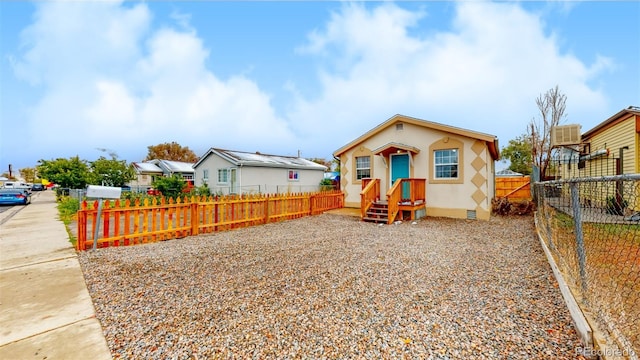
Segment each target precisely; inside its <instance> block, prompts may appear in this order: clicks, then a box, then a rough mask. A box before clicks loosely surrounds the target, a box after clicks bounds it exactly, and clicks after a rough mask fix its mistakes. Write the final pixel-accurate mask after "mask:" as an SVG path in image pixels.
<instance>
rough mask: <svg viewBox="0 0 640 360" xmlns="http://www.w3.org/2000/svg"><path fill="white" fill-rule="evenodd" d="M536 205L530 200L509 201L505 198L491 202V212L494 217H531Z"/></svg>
mask: <svg viewBox="0 0 640 360" xmlns="http://www.w3.org/2000/svg"><path fill="white" fill-rule="evenodd" d="M535 209H536V205H535V203H534V202H533V201H530V200H520V201H510V200H509V199H507V198H505V197H501V198H496V199H493V200H491V210H492V212H493V213H494V214H496V215H502V216H508V215H531V214H533V212H534V211H535Z"/></svg>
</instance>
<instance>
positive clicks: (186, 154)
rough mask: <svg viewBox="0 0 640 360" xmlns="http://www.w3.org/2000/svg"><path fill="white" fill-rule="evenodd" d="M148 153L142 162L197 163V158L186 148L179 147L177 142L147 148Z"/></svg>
mask: <svg viewBox="0 0 640 360" xmlns="http://www.w3.org/2000/svg"><path fill="white" fill-rule="evenodd" d="M147 149H148V150H149V152H148V153H147V157H146V158H145V159H144V161H148V160H154V159H160V160H173V161H183V162H191V163H194V162H197V161H198V156H197V155H196V154H195V153H194V152H193V151H191V149H189V147H187V146H181V145H180V144H178V143H177V142H175V141H173V142H170V143H163V144H158V145H151V146H147Z"/></svg>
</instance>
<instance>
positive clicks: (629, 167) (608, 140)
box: [589, 116, 638, 176]
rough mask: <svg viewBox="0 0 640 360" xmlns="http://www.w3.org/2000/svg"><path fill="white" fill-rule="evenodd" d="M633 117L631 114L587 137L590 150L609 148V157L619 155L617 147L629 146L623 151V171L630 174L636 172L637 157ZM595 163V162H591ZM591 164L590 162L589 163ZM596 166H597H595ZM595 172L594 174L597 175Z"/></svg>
mask: <svg viewBox="0 0 640 360" xmlns="http://www.w3.org/2000/svg"><path fill="white" fill-rule="evenodd" d="M635 129H636V121H635V117H634V116H631V117H629V118H628V119H626V120H624V121H621V122H619V123H617V124H615V125H613V126H611V127H610V128H607V129H606V130H604V131H602V132H599V133H597V134H594V135H593V137H591V138H590V139H589V144H590V151H591V152H594V151H597V150H601V149H609V151H610V153H609V157H610V158H617V157H619V154H620V152H619V149H620V148H622V147H624V146H629V149H628V150H624V151H623V163H624V169H623V173H625V174H632V173H637V172H638V168H637V165H638V159H637V142H636V139H637V136H638V135H637V133H636V131H635ZM593 163H594V164H593V165H596V164H595V163H596V162H593ZM590 165H591V164H590ZM596 168H597V167H596ZM598 175H599V174H597V175H596V176H598ZM605 175H614V174H605Z"/></svg>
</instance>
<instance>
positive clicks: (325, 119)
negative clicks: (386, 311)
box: [13, 2, 613, 161]
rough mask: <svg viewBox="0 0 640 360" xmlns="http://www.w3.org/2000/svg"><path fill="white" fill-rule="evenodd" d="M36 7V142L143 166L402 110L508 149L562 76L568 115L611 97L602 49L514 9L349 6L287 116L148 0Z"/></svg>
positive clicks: (322, 135) (318, 45) (265, 145)
mask: <svg viewBox="0 0 640 360" xmlns="http://www.w3.org/2000/svg"><path fill="white" fill-rule="evenodd" d="M369 5H371V4H368V5H367V6H369ZM37 6H38V10H37V12H36V15H35V17H34V23H33V24H32V25H31V26H29V27H28V28H27V29H26V30H25V31H24V32H23V34H22V40H23V43H22V45H23V47H22V48H23V49H24V52H23V53H22V54H20V55H19V56H16V57H14V58H15V59H17V60H16V61H14V63H13V64H14V69H15V72H16V74H17V75H18V76H20V77H21V78H22V79H25V80H28V81H30V82H32V83H34V84H40V86H41V89H44V91H45V95H44V96H43V97H42V98H41V99H40V100H39V102H38V103H37V106H36V107H35V108H33V109H32V110H31V111H30V113H29V117H30V120H31V124H32V125H31V128H30V129H31V131H32V134H33V136H32V137H31V139H33V140H32V141H33V143H34V144H35V143H36V142H37V143H38V144H43V145H45V146H48V147H49V148H55V149H56V151H57V152H56V155H55V156H69V155H75V154H77V153H82V152H83V149H87V148H89V149H94V148H97V147H100V148H108V149H113V150H115V151H116V152H117V153H118V154H119V155H120V156H121V157H124V158H126V159H127V160H129V161H135V160H140V159H141V158H143V157H144V156H145V155H146V150H147V146H149V145H154V144H158V143H161V142H166V141H177V142H178V143H181V144H183V145H185V146H189V147H190V148H191V149H193V150H194V151H196V153H203V152H204V151H205V150H206V149H208V148H209V147H211V146H215V147H223V148H230V149H237V150H248V151H257V150H259V151H262V152H272V153H279V154H294V153H295V151H296V150H297V149H301V150H302V151H303V155H307V156H329V154H330V153H331V152H332V151H334V150H335V149H337V148H339V147H340V146H342V145H344V144H345V143H346V142H348V141H350V140H352V139H354V138H355V137H357V136H359V135H360V134H362V133H363V132H365V131H367V130H369V129H371V128H372V127H374V126H376V125H377V124H379V123H381V122H383V121H384V120H386V119H387V118H389V117H390V116H393V115H394V114H396V113H401V114H406V115H409V116H414V117H419V118H424V119H428V120H432V121H436V122H442V123H446V124H450V125H454V126H460V127H465V128H468V129H472V130H477V131H482V132H487V133H492V134H495V135H498V136H499V137H500V141H501V143H502V144H506V143H507V142H508V140H509V139H511V138H514V137H515V136H517V135H519V134H521V133H522V132H524V130H525V128H526V124H527V122H528V121H530V120H531V118H532V117H534V116H537V109H536V108H535V98H536V97H537V96H538V95H539V94H540V93H543V92H545V91H546V90H547V89H549V88H551V87H553V86H555V85H556V84H557V85H559V87H560V89H561V90H562V91H563V92H564V93H565V94H567V96H568V113H569V115H570V116H576V117H579V116H580V115H581V114H587V113H589V112H591V111H593V110H595V109H602V108H603V107H604V106H605V103H606V101H607V99H606V98H605V97H604V96H603V94H602V93H600V92H599V91H598V90H597V89H593V88H592V86H590V83H591V82H593V80H594V79H597V77H598V76H599V74H601V73H602V72H603V71H606V70H607V69H610V68H611V67H612V66H613V65H612V64H613V63H612V60H611V59H608V58H606V57H603V56H601V57H598V59H597V61H596V62H595V63H594V64H591V65H588V64H585V63H583V62H582V61H581V60H580V59H578V58H576V57H575V56H573V55H571V54H567V53H564V52H563V51H562V50H561V49H560V48H559V45H558V43H559V41H558V39H556V35H554V33H553V31H552V30H553V29H546V28H545V24H544V22H543V21H542V19H541V17H540V16H539V15H536V14H532V13H529V12H526V11H524V10H523V9H522V8H521V6H520V5H519V4H517V3H515V4H514V3H475V2H460V3H455V5H452V6H455V8H456V12H455V16H454V19H453V22H452V23H451V24H450V25H451V26H450V29H449V30H447V31H440V32H435V31H434V29H433V27H432V25H431V24H430V19H431V18H430V17H429V14H428V12H426V11H418V12H411V11H408V10H405V9H403V8H401V7H400V6H398V5H395V4H391V3H383V4H381V5H377V6H372V7H370V8H367V7H365V5H352V4H345V5H344V6H343V8H342V9H341V11H339V12H336V13H334V14H332V16H331V18H330V19H329V20H328V22H327V24H326V26H325V27H324V28H323V29H321V30H317V31H314V32H313V33H311V34H309V37H308V43H307V44H304V45H303V46H301V47H300V48H298V49H297V50H298V53H299V54H300V55H301V56H310V57H313V58H314V59H317V60H320V61H322V63H321V64H322V65H321V67H319V68H318V69H317V72H316V73H315V74H310V76H312V77H313V76H315V77H317V80H318V81H319V83H320V86H321V90H322V91H321V94H320V95H319V96H318V97H317V98H304V97H302V96H301V95H300V93H303V92H297V91H296V89H297V84H295V83H292V82H290V81H287V82H285V81H286V80H285V79H283V80H282V81H283V84H282V86H283V88H286V89H289V90H290V93H291V96H292V101H291V103H290V104H289V105H285V108H288V109H290V110H289V112H288V113H287V114H284V115H283V114H277V113H276V112H275V110H274V108H273V106H272V104H271V98H270V95H269V94H266V93H265V92H264V91H263V90H261V88H260V87H259V86H258V84H257V83H256V82H254V81H252V79H251V78H250V77H249V76H250V75H251V73H249V74H237V75H235V76H233V75H231V76H225V78H224V80H223V79H222V77H221V76H220V75H217V74H215V73H213V72H212V71H211V70H210V69H208V68H207V63H208V61H209V56H210V50H209V49H208V48H207V46H206V44H205V43H204V41H203V39H202V38H201V37H200V36H199V35H198V33H197V29H195V28H193V27H191V26H190V25H189V16H188V15H186V14H178V13H174V15H173V18H174V19H176V21H177V22H178V23H177V24H176V27H175V28H172V27H163V28H160V29H155V28H154V26H153V15H152V13H151V11H150V10H149V8H148V6H147V5H146V4H135V5H129V4H128V3H121V2H41V3H40V2H39V3H37ZM428 8H429V5H428V3H427V4H426V5H425V9H426V10H428ZM414 30H416V31H414ZM416 34H420V35H416ZM213 55H215V54H213ZM212 57H215V56H212ZM577 122H579V120H577ZM59 138H64V139H68V141H65V142H63V144H64V145H60V144H61V142H60V140H59ZM58 154H59V155H58ZM39 157H40V158H41V157H45V158H46V156H39Z"/></svg>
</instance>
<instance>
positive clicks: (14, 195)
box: [0, 189, 31, 205]
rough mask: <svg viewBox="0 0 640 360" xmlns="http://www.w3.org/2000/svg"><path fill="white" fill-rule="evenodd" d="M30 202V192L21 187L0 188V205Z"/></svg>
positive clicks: (26, 203)
mask: <svg viewBox="0 0 640 360" xmlns="http://www.w3.org/2000/svg"><path fill="white" fill-rule="evenodd" d="M28 204H31V194H30V193H29V192H28V191H25V190H23V189H0V205H28Z"/></svg>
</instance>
